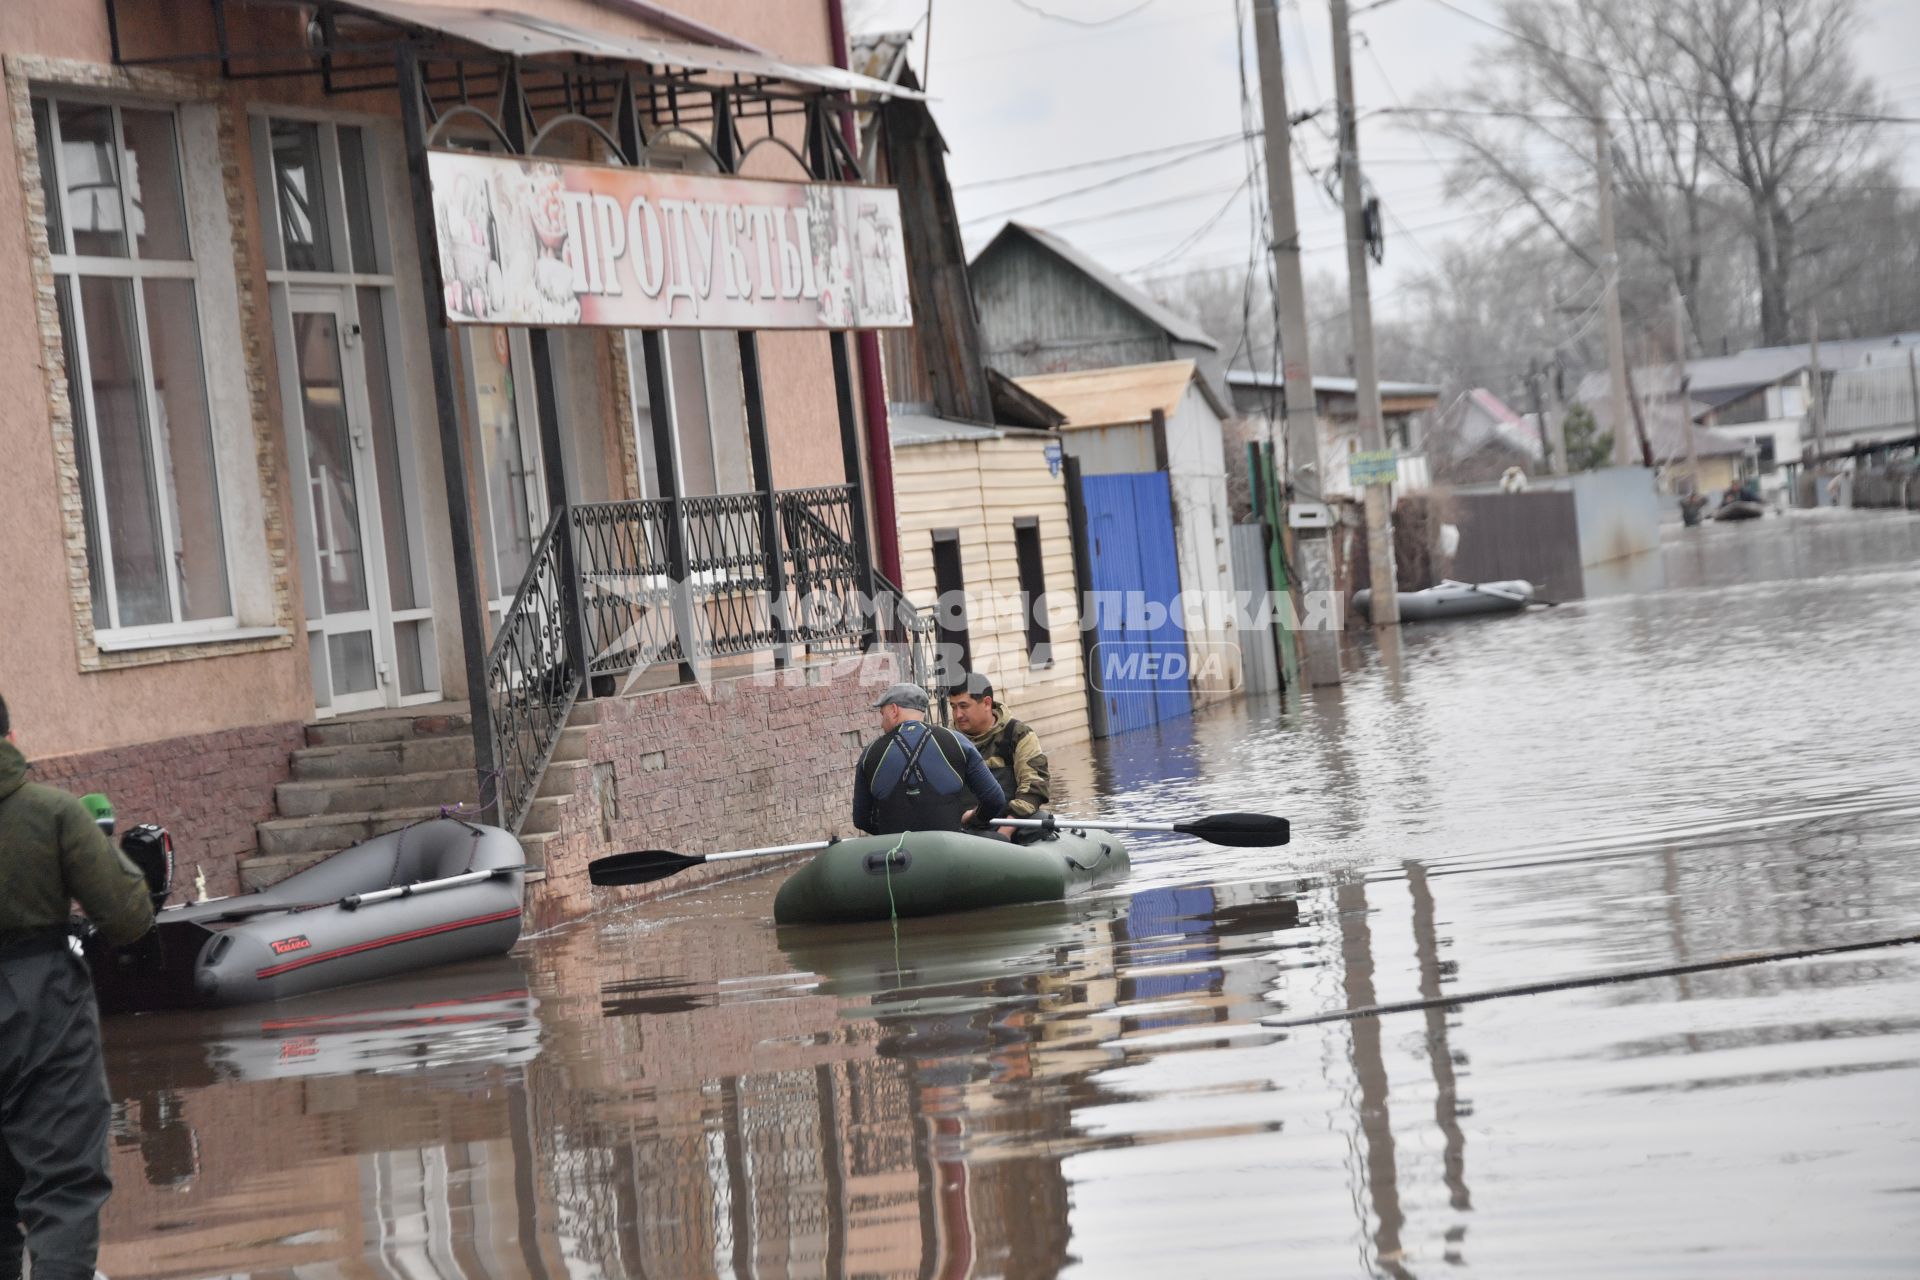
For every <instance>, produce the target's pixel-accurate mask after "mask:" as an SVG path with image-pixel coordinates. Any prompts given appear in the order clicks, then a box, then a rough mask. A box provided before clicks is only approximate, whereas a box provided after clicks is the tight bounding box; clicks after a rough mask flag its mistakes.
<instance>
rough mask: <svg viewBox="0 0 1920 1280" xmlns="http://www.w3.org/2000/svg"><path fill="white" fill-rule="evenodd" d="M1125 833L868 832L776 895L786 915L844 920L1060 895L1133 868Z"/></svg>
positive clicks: (778, 916)
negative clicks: (1019, 839)
mask: <svg viewBox="0 0 1920 1280" xmlns="http://www.w3.org/2000/svg"><path fill="white" fill-rule="evenodd" d="M1130 865H1131V864H1130V863H1129V861H1128V858H1127V847H1126V846H1125V845H1124V844H1122V843H1121V842H1120V840H1119V838H1118V837H1116V836H1114V835H1112V834H1110V833H1108V832H1105V831H1094V830H1090V829H1085V828H1069V827H1061V828H1059V829H1057V830H1055V831H1050V832H1046V833H1043V834H1042V835H1041V836H1040V838H1038V839H1036V840H1034V841H1033V842H1032V843H1029V844H1016V843H1013V842H1011V841H1007V840H997V839H994V838H993V837H991V836H979V835H970V834H968V833H966V832H960V831H910V832H907V833H906V834H905V835H898V836H861V837H859V838H858V839H854V840H842V841H839V842H838V843H836V844H833V845H830V846H828V847H827V848H826V849H824V850H822V851H821V852H820V853H819V854H818V855H816V856H815V857H814V859H813V861H811V862H809V863H807V865H806V866H804V867H801V868H800V869H799V870H798V871H796V872H794V873H793V875H792V877H790V878H789V879H788V880H787V882H786V883H785V884H784V885H782V886H780V892H779V894H778V895H777V896H776V897H775V898H774V900H773V918H774V922H775V923H776V924H783V925H787V924H842V923H847V922H850V921H856V920H888V919H891V918H893V917H895V916H931V915H944V914H946V913H947V912H950V911H972V910H976V909H978V908H981V907H998V906H1005V905H1008V904H1010V903H1019V902H1052V901H1058V900H1059V899H1062V898H1066V897H1070V896H1072V895H1074V894H1077V893H1081V892H1084V891H1086V890H1087V889H1090V888H1093V887H1094V886H1095V885H1099V884H1106V883H1109V882H1111V881H1114V880H1118V879H1120V878H1121V877H1123V876H1125V875H1126V874H1127V872H1128V870H1129V868H1130Z"/></svg>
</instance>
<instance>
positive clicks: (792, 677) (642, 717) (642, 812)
mask: <svg viewBox="0 0 1920 1280" xmlns="http://www.w3.org/2000/svg"><path fill="white" fill-rule="evenodd" d="M880 667H887V663H886V662H885V660H884V659H883V660H881V661H880V662H879V663H878V664H876V668H875V670H872V671H869V670H867V669H865V668H863V667H862V666H861V664H859V663H858V662H843V663H832V664H821V665H817V666H810V667H798V668H794V669H792V670H789V671H785V672H781V673H778V674H777V675H760V676H740V677H737V678H734V679H729V680H720V681H715V682H714V683H713V684H711V685H710V686H709V687H708V688H706V689H702V688H700V687H699V686H698V685H684V686H680V687H678V688H674V689H668V690H664V691H660V692H651V693H639V694H633V695H629V696H626V697H612V698H598V699H594V700H593V701H591V702H586V703H582V704H581V705H580V706H579V707H578V708H577V709H576V711H575V713H574V717H573V721H572V723H573V724H574V725H575V726H579V727H581V728H584V729H585V731H586V735H587V743H586V748H585V752H584V757H583V758H584V759H586V760H587V761H589V762H590V763H591V764H593V765H594V766H595V767H594V768H591V769H585V770H581V771H579V773H578V774H577V775H576V780H575V784H574V794H573V801H572V803H571V804H569V805H568V806H567V807H566V811H565V817H564V819H563V820H562V823H561V826H560V830H559V833H558V834H557V835H556V836H555V838H554V839H553V840H552V841H550V842H549V843H548V846H547V853H546V861H547V879H546V880H545V881H544V882H543V883H540V884H536V885H534V886H533V887H532V890H531V892H530V895H529V897H530V901H529V907H530V912H529V915H530V924H531V925H532V927H535V928H539V927H543V925H544V924H547V923H554V922H557V921H559V920H562V919H568V918H572V917H575V916H578V915H580V914H582V913H583V912H585V911H588V910H591V909H593V908H594V907H596V906H601V905H604V904H605V902H606V901H607V898H608V897H609V894H608V893H607V891H605V890H594V889H592V888H591V887H590V886H589V885H588V883H587V876H586V864H587V863H588V861H590V860H591V859H593V858H596V857H600V856H602V855H603V854H608V853H616V852H620V851H624V850H628V849H677V850H680V851H683V852H687V853H710V852H716V851H719V850H723V849H736V848H748V847H755V846H762V845H772V844H791V843H796V842H799V841H804V840H823V839H825V838H827V837H828V836H831V835H850V834H856V833H855V832H854V831H853V821H852V795H853V767H854V764H855V762H857V761H858V760H859V758H860V751H861V749H862V747H863V746H864V745H865V744H866V742H867V740H868V739H870V738H872V737H874V736H876V735H877V734H878V733H879V731H880V730H879V719H878V715H877V713H876V712H875V711H874V710H873V709H872V703H873V700H874V698H875V697H876V696H878V693H879V690H880V689H883V688H885V687H886V685H887V684H889V683H891V681H892V679H893V678H896V677H892V676H890V675H888V674H885V673H884V672H881V671H879V668H880ZM888 670H891V668H890V667H888ZM609 788H611V796H609V794H608V789H609ZM766 865H767V864H766V863H762V862H755V863H754V864H753V869H756V870H758V869H764V868H765V866H766ZM743 869H744V867H733V866H729V865H727V864H720V865H718V866H715V867H713V868H711V869H708V868H696V869H695V870H694V871H690V872H683V873H681V874H680V875H677V876H675V877H673V878H672V879H671V880H667V881H661V882H657V883H656V884H654V885H649V886H646V887H645V888H643V889H631V890H624V891H622V892H624V893H626V894H628V895H631V896H633V897H644V896H651V895H655V894H659V893H662V892H673V891H677V890H684V889H686V888H688V887H689V886H690V885H692V884H695V883H698V882H699V881H700V879H701V878H703V877H704V878H712V877H716V876H719V875H724V874H729V873H731V874H739V873H740V871H741V870H743Z"/></svg>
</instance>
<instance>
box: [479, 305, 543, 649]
mask: <svg viewBox="0 0 1920 1280" xmlns="http://www.w3.org/2000/svg"><path fill="white" fill-rule="evenodd" d="M464 333H465V336H466V339H467V368H468V370H469V372H468V390H469V392H470V396H471V403H472V409H473V412H472V415H471V417H470V421H471V422H472V424H473V427H474V429H475V433H476V434H477V435H478V436H479V442H478V443H479V446H480V448H479V453H480V463H481V467H482V470H483V471H484V473H485V477H486V487H485V490H484V492H483V493H482V495H481V503H480V506H481V511H482V514H483V515H484V517H485V523H486V531H487V569H488V578H489V583H490V589H491V591H492V593H493V598H492V600H491V601H490V606H491V612H492V614H493V620H494V621H498V619H499V615H500V614H502V613H504V612H505V610H506V608H507V606H508V605H510V604H512V603H513V597H514V593H515V592H517V591H519V589H520V581H521V579H523V578H525V577H526V575H527V569H528V567H529V566H530V565H531V564H532V563H533V551H534V546H535V544H536V543H537V542H538V541H539V538H540V535H541V534H542V533H543V532H545V530H546V527H547V515H548V511H547V489H546V483H545V476H544V474H543V472H542V470H541V460H540V429H539V425H538V423H539V419H538V416H537V412H536V409H535V405H534V403H533V401H534V395H533V368H532V363H533V362H532V358H531V356H530V355H529V353H528V350H527V341H526V333H525V331H524V330H514V329H504V328H483V327H480V326H472V327H469V328H467V329H465V330H464Z"/></svg>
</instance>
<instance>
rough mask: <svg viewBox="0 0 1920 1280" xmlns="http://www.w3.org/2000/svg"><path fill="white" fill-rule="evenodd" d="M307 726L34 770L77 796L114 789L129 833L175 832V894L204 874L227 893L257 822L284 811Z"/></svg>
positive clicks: (238, 732) (253, 840) (273, 727)
mask: <svg viewBox="0 0 1920 1280" xmlns="http://www.w3.org/2000/svg"><path fill="white" fill-rule="evenodd" d="M305 732H306V730H305V726H304V725H303V724H301V722H300V721H298V720H289V721H287V722H285V723H283V724H265V725H251V726H248V727H246V728H241V729H225V730H222V731H220V732H218V733H202V734H195V735H193V736H192V737H186V738H171V739H167V740H165V741H161V742H147V743H142V744H140V745H138V746H131V747H115V748H113V749H112V750H109V751H83V752H76V753H74V754H72V755H64V756H49V757H46V758H44V759H39V760H35V761H34V762H33V772H32V773H31V774H30V775H28V776H29V777H31V778H32V779H33V781H35V782H44V783H46V784H47V785H49V786H55V787H59V788H61V789H62V790H65V791H71V792H73V793H74V794H75V795H85V794H86V793H87V792H89V791H99V792H103V793H105V795H106V797H107V798H108V799H109V800H111V801H113V812H114V816H115V818H117V819H118V820H119V823H120V830H121V831H122V832H124V831H125V830H126V829H127V828H128V827H131V826H134V825H135V824H137V823H141V822H157V823H159V824H160V825H161V826H163V827H165V828H167V830H168V831H170V832H171V833H172V834H173V852H174V875H173V883H174V900H175V901H176V902H181V901H185V900H186V899H187V897H189V896H191V895H192V894H193V891H194V873H195V872H196V871H201V870H204V871H205V872H206V876H207V892H208V893H209V894H212V895H215V896H221V895H225V894H232V893H238V892H240V876H239V871H238V864H239V860H240V859H241V858H243V857H246V856H248V855H250V854H252V853H253V851H254V849H255V848H256V844H257V836H256V834H255V831H254V825H255V824H256V823H260V822H265V821H266V820H267V819H269V818H272V817H274V816H275V813H274V808H273V789H274V787H275V786H276V785H277V784H279V783H282V782H285V781H286V780H287V778H288V777H289V776H290V771H291V764H290V757H291V755H292V753H293V752H294V751H296V750H298V749H299V748H300V747H303V746H305V745H306V738H305Z"/></svg>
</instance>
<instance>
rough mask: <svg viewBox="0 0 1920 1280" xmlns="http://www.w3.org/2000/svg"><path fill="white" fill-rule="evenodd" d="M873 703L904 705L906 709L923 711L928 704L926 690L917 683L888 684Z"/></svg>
mask: <svg viewBox="0 0 1920 1280" xmlns="http://www.w3.org/2000/svg"><path fill="white" fill-rule="evenodd" d="M873 705H874V706H876V707H904V708H906V709H907V710H908V711H925V710H927V708H928V706H929V705H930V704H929V703H928V702H927V691H926V690H925V689H922V688H921V687H920V686H919V685H917V684H896V685H889V686H888V687H887V691H886V692H885V693H883V694H881V695H880V696H879V698H877V699H875V701H874V704H873Z"/></svg>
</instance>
